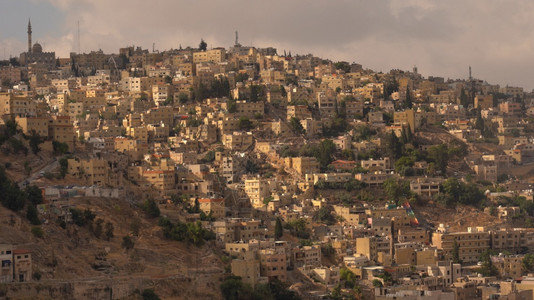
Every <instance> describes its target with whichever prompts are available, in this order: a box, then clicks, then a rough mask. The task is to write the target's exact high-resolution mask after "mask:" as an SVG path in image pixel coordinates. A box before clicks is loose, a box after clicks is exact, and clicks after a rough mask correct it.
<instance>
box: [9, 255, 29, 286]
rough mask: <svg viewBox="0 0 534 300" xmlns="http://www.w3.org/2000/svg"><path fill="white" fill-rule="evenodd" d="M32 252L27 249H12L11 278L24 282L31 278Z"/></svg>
mask: <svg viewBox="0 0 534 300" xmlns="http://www.w3.org/2000/svg"><path fill="white" fill-rule="evenodd" d="M32 276H33V272H32V252H31V251H30V250H27V249H15V250H13V279H14V281H16V282H25V281H30V280H31V279H32Z"/></svg>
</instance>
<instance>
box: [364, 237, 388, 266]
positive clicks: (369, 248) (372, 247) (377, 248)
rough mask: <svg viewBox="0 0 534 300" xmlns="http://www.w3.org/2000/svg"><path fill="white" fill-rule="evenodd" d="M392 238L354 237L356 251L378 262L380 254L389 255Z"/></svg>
mask: <svg viewBox="0 0 534 300" xmlns="http://www.w3.org/2000/svg"><path fill="white" fill-rule="evenodd" d="M392 247H393V240H392V239H391V238H390V237H388V236H382V237H362V238H356V253H359V254H362V255H364V256H366V257H367V258H368V259H369V260H371V261H374V262H378V260H379V254H380V253H382V254H380V255H384V254H385V255H391V253H392Z"/></svg>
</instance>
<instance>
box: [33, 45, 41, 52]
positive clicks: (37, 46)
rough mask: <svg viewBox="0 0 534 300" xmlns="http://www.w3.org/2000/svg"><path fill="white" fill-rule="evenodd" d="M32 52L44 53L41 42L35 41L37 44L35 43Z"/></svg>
mask: <svg viewBox="0 0 534 300" xmlns="http://www.w3.org/2000/svg"><path fill="white" fill-rule="evenodd" d="M32 52H33V53H43V47H41V44H39V43H35V44H33V47H32Z"/></svg>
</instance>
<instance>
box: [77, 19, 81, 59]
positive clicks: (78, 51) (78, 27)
mask: <svg viewBox="0 0 534 300" xmlns="http://www.w3.org/2000/svg"><path fill="white" fill-rule="evenodd" d="M80 48H81V47H80V19H78V55H79V54H80V52H81V50H80Z"/></svg>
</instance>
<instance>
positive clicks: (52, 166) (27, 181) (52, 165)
mask: <svg viewBox="0 0 534 300" xmlns="http://www.w3.org/2000/svg"><path fill="white" fill-rule="evenodd" d="M58 167H59V160H54V161H53V162H51V163H49V164H48V165H46V166H44V167H43V168H41V169H39V170H37V171H35V172H34V173H32V174H31V175H30V176H29V177H27V178H26V179H24V180H22V181H19V183H18V185H19V187H20V188H24V187H25V186H26V185H29V184H32V183H33V182H34V181H35V180H37V179H38V178H41V177H42V175H41V173H43V174H44V173H46V172H51V171H52V170H54V169H56V168H58Z"/></svg>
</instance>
